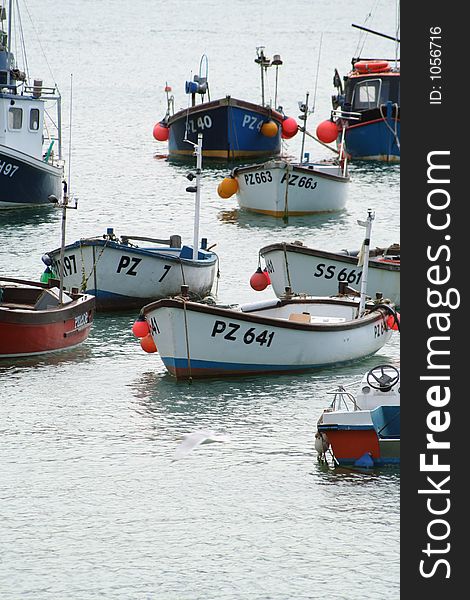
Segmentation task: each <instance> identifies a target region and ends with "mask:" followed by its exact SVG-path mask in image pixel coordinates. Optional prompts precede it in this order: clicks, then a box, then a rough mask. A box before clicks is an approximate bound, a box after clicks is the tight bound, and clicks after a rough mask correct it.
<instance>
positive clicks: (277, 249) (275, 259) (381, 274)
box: [260, 244, 400, 305]
mask: <svg viewBox="0 0 470 600" xmlns="http://www.w3.org/2000/svg"><path fill="white" fill-rule="evenodd" d="M260 254H261V256H262V257H263V258H264V261H265V263H266V267H267V270H268V273H269V277H270V279H271V284H272V286H273V290H274V293H275V294H276V296H278V297H281V296H282V295H284V294H285V288H286V287H290V288H291V290H292V292H293V293H294V294H308V295H317V296H330V295H334V294H337V293H338V286H339V283H341V282H345V283H346V284H347V285H348V286H349V287H352V288H354V289H356V290H360V285H361V277H362V267H358V266H357V260H358V259H357V256H347V255H342V254H338V253H334V252H324V251H320V250H314V249H311V248H306V247H304V246H298V245H295V244H272V245H271V246H266V247H265V248H262V249H261V250H260ZM376 292H381V293H382V294H383V297H384V298H388V299H389V300H391V302H393V303H394V304H396V305H399V304H400V264H399V262H398V263H397V262H388V261H385V262H384V261H379V260H377V259H375V258H370V260H369V272H368V277H367V293H368V294H369V296H371V297H375V294H376Z"/></svg>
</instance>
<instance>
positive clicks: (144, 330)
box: [132, 317, 150, 338]
mask: <svg viewBox="0 0 470 600" xmlns="http://www.w3.org/2000/svg"><path fill="white" fill-rule="evenodd" d="M149 331H150V330H149V325H148V323H147V321H146V320H145V319H144V317H139V318H138V319H137V321H136V322H135V323H134V325H132V333H133V334H134V335H135V337H138V338H143V337H145V336H146V335H147V334H148V333H149Z"/></svg>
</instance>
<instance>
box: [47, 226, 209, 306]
mask: <svg viewBox="0 0 470 600" xmlns="http://www.w3.org/2000/svg"><path fill="white" fill-rule="evenodd" d="M137 242H138V243H139V244H140V243H142V242H144V244H143V245H142V246H138V245H137ZM202 245H203V246H205V241H204V240H203V243H202ZM47 254H48V256H49V257H50V259H51V261H52V270H53V272H55V273H57V272H58V271H59V269H60V249H59V248H57V249H55V250H52V251H51V252H48V253H47ZM217 265H218V257H217V254H215V252H211V251H210V250H207V248H205V247H202V248H201V247H200V248H199V249H198V253H197V258H194V257H193V247H192V246H186V245H182V244H181V238H180V236H178V235H173V236H171V237H170V238H169V239H156V238H147V237H143V236H124V235H123V236H121V237H117V236H116V235H115V234H114V231H113V230H112V229H108V231H107V233H106V234H105V235H102V236H99V237H93V238H86V239H80V240H77V241H76V242H74V243H73V244H69V245H67V246H65V249H64V282H65V285H66V286H68V287H77V288H79V289H80V290H82V291H85V292H86V293H87V294H92V295H93V296H95V298H96V309H97V310H98V311H105V310H127V309H131V308H141V307H142V306H143V305H144V304H147V303H149V302H152V301H153V300H156V299H158V298H167V297H171V296H175V295H177V294H179V292H180V290H181V286H182V285H184V284H186V285H189V286H191V290H192V293H193V295H194V297H195V298H199V299H202V298H204V297H205V296H207V295H208V294H210V292H211V289H212V286H213V283H214V280H215V276H216V273H217Z"/></svg>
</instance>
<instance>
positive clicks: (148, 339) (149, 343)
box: [140, 333, 157, 354]
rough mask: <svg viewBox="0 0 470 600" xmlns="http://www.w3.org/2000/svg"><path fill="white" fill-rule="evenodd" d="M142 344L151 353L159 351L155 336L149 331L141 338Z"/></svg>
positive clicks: (143, 348)
mask: <svg viewBox="0 0 470 600" xmlns="http://www.w3.org/2000/svg"><path fill="white" fill-rule="evenodd" d="M140 345H141V347H142V350H144V351H145V352H148V353H149V354H151V353H152V352H156V351H157V346H156V345H155V342H154V341H153V337H152V336H151V335H150V333H148V334H147V335H146V336H145V337H143V338H141V340H140Z"/></svg>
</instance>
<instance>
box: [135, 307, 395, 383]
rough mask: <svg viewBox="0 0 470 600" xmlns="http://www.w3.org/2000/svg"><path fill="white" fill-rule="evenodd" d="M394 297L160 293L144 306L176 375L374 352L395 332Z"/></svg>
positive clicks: (289, 368)
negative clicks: (232, 297)
mask: <svg viewBox="0 0 470 600" xmlns="http://www.w3.org/2000/svg"><path fill="white" fill-rule="evenodd" d="M393 312H394V310H393V307H392V306H391V305H385V304H374V303H367V304H366V306H365V307H364V312H362V314H360V303H359V299H358V298H357V297H356V298H351V297H335V298H333V297H332V298H324V297H319V298H291V299H288V298H285V299H279V300H278V299H276V300H271V301H267V302H260V303H253V304H248V305H244V306H241V307H239V309H237V310H234V309H228V308H222V307H218V306H208V305H206V304H201V303H196V302H190V301H189V300H188V299H187V298H184V297H181V298H173V299H165V300H159V301H157V302H154V303H152V304H149V305H147V306H145V307H144V308H143V309H142V314H143V316H144V317H145V320H146V321H147V323H148V325H149V329H150V334H151V336H152V338H153V340H154V342H155V345H156V347H157V349H158V352H159V354H160V357H161V359H162V361H163V363H164V364H165V367H166V368H167V369H168V371H169V372H170V373H171V374H172V375H174V376H175V377H176V378H177V379H192V378H202V377H215V376H228V375H252V374H266V373H287V372H301V371H306V370H309V369H313V368H319V367H331V366H337V365H341V364H344V363H348V362H351V361H354V360H358V359H361V358H364V357H366V356H370V355H372V354H374V353H376V352H377V351H378V350H380V349H381V348H382V347H383V346H384V345H385V344H386V343H387V342H388V341H389V339H390V338H391V336H392V330H391V328H390V327H389V325H388V322H387V318H388V317H389V316H390V314H393Z"/></svg>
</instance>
